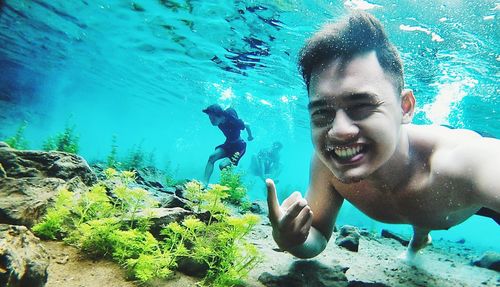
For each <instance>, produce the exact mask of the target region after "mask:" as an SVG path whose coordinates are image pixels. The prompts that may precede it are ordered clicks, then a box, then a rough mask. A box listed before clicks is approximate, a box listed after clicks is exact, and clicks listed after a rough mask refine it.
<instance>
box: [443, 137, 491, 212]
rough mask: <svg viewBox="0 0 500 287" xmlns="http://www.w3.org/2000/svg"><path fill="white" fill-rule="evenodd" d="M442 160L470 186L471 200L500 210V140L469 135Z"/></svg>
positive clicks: (479, 204) (447, 167)
mask: <svg viewBox="0 0 500 287" xmlns="http://www.w3.org/2000/svg"><path fill="white" fill-rule="evenodd" d="M440 162H441V163H445V164H444V167H445V168H446V170H447V171H449V172H450V175H451V176H452V177H453V178H455V180H456V181H457V182H460V181H464V180H465V181H466V182H467V183H468V184H469V185H470V186H471V193H469V194H468V195H469V196H468V198H469V203H470V204H473V205H476V206H478V207H487V208H490V209H493V210H495V211H497V212H500V180H499V179H498V177H499V173H498V166H499V165H500V140H497V139H490V138H479V139H477V138H476V139H469V140H468V141H464V142H463V144H461V145H459V146H458V147H456V148H455V149H453V150H452V152H450V153H447V156H446V157H445V158H443V159H442V160H440Z"/></svg>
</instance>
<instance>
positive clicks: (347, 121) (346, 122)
mask: <svg viewBox="0 0 500 287" xmlns="http://www.w3.org/2000/svg"><path fill="white" fill-rule="evenodd" d="M358 133H359V127H358V126H357V125H356V124H355V122H354V121H353V120H352V119H351V118H350V117H349V115H348V114H347V113H346V112H345V111H344V110H343V109H339V110H337V112H336V113H335V119H334V120H333V123H332V125H331V127H330V129H329V130H328V137H329V138H330V139H332V140H337V141H348V140H351V139H353V138H355V137H356V136H357V135H358Z"/></svg>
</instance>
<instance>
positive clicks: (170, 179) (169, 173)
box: [162, 160, 179, 186]
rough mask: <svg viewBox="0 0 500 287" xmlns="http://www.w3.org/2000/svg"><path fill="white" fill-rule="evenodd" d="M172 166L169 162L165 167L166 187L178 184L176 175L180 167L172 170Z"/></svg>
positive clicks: (164, 181)
mask: <svg viewBox="0 0 500 287" xmlns="http://www.w3.org/2000/svg"><path fill="white" fill-rule="evenodd" d="M171 166H172V162H171V161H170V160H168V161H167V163H166V166H165V177H164V180H163V182H162V183H163V184H164V185H165V186H174V185H176V184H177V180H176V175H177V172H178V171H179V166H178V165H177V168H176V169H175V170H172V167H171Z"/></svg>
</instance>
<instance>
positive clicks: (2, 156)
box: [0, 143, 97, 186]
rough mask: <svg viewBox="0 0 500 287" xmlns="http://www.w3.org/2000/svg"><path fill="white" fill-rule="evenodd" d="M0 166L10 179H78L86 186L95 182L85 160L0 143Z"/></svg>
mask: <svg viewBox="0 0 500 287" xmlns="http://www.w3.org/2000/svg"><path fill="white" fill-rule="evenodd" d="M0 164H2V166H3V168H4V170H5V172H6V175H7V177H11V178H26V177H39V178H47V177H55V178H59V179H62V180H64V181H67V180H70V179H72V178H74V177H80V178H81V180H82V182H83V183H85V184H86V185H88V186H91V185H92V184H94V183H96V181H97V177H96V176H95V174H94V173H93V172H92V170H91V169H90V167H89V165H88V164H87V162H86V161H85V159H83V158H82V157H80V156H78V155H75V154H71V153H66V152H59V151H51V152H45V151H35V150H16V149H12V148H9V147H8V145H6V144H4V143H1V144H0Z"/></svg>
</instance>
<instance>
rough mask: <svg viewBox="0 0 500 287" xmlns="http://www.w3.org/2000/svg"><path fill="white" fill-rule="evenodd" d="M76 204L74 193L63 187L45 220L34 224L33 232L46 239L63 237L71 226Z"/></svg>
mask: <svg viewBox="0 0 500 287" xmlns="http://www.w3.org/2000/svg"><path fill="white" fill-rule="evenodd" d="M74 206H75V201H74V197H73V193H72V192H70V191H68V190H67V189H62V190H61V191H60V192H59V193H58V194H57V196H56V199H55V203H54V205H53V206H52V207H51V208H49V209H48V210H47V213H46V214H45V216H44V218H43V220H42V221H41V222H39V223H38V224H36V225H35V226H33V228H32V230H33V232H34V233H35V234H36V235H38V236H39V237H41V238H44V239H61V238H62V237H63V236H64V235H65V234H67V233H68V231H69V228H71V225H72V224H71V223H72V222H71V210H72V209H73V207H74Z"/></svg>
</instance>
